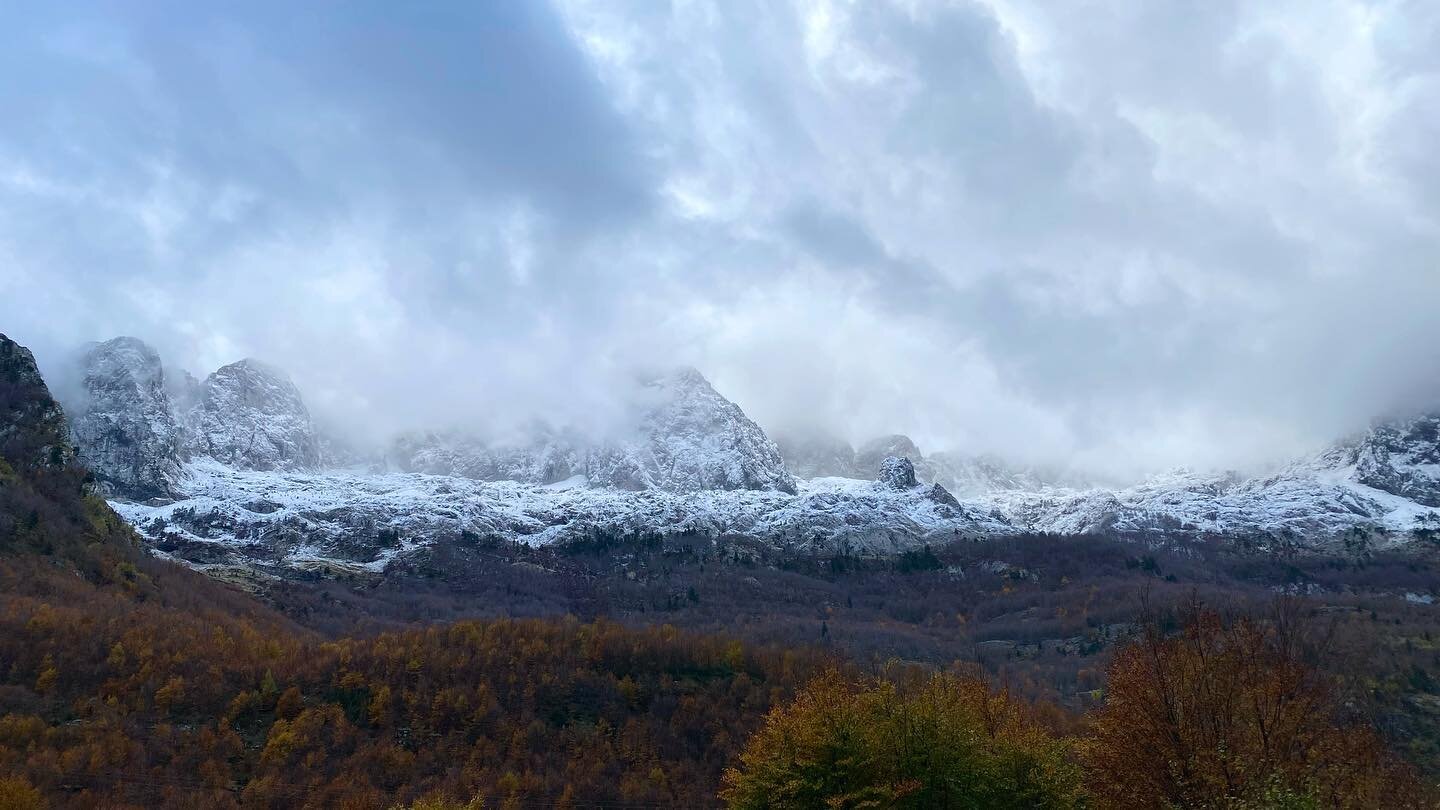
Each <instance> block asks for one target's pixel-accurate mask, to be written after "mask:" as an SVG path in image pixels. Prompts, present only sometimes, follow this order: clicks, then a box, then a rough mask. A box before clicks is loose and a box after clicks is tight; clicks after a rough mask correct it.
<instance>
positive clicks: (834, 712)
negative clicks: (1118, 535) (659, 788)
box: [722, 603, 1437, 810]
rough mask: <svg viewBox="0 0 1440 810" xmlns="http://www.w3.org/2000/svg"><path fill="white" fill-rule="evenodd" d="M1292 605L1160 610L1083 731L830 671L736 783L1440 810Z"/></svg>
mask: <svg viewBox="0 0 1440 810" xmlns="http://www.w3.org/2000/svg"><path fill="white" fill-rule="evenodd" d="M1277 604H1278V605H1280V607H1281V609H1280V610H1278V611H1277V612H1276V613H1275V614H1274V615H1273V616H1271V617H1269V618H1268V619H1267V620H1265V621H1259V620H1255V619H1251V618H1240V619H1237V620H1232V621H1225V620H1224V619H1222V617H1221V616H1220V615H1219V614H1217V613H1215V612H1213V611H1209V610H1205V609H1203V608H1199V607H1198V606H1196V607H1194V608H1193V609H1192V610H1191V611H1190V612H1189V615H1188V617H1187V623H1186V625H1185V627H1184V629H1183V630H1182V631H1181V632H1180V633H1178V634H1175V635H1166V634H1164V633H1162V632H1161V625H1160V623H1159V622H1152V623H1151V624H1150V625H1149V627H1148V629H1147V630H1146V632H1145V633H1144V635H1143V636H1142V638H1140V639H1139V640H1137V641H1136V642H1134V643H1132V644H1130V645H1128V646H1127V647H1125V648H1124V649H1123V650H1122V651H1121V652H1120V653H1119V654H1118V655H1117V656H1116V658H1115V661H1114V663H1113V664H1112V665H1111V667H1110V670H1109V677H1108V686H1107V689H1106V692H1107V694H1106V695H1105V701H1104V703H1103V705H1102V706H1101V707H1100V708H1098V709H1097V710H1095V711H1093V712H1091V713H1090V714H1089V715H1088V716H1086V717H1085V718H1084V720H1083V722H1082V723H1081V725H1080V726H1079V728H1078V729H1076V730H1074V731H1072V732H1071V733H1068V734H1066V733H1057V722H1056V721H1057V717H1056V715H1055V713H1054V711H1053V707H1047V706H1045V705H1044V704H1039V705H1037V704H1031V703H1026V702H1024V701H1020V700H1017V699H1014V698H1013V697H1011V696H1010V695H1009V694H1007V693H1005V692H1003V691H1001V692H997V691H993V690H992V689H990V688H989V687H988V686H987V684H986V682H985V681H984V680H982V679H980V678H977V677H974V676H973V675H971V676H967V675H963V674H957V673H932V674H925V673H921V672H917V671H909V672H904V671H902V672H899V673H886V674H885V675H884V676H881V677H870V678H862V679H856V678H850V677H845V676H844V675H842V674H841V673H839V672H838V671H831V672H828V673H826V674H825V675H823V676H822V677H820V678H818V679H816V680H815V681H814V682H812V683H811V684H809V685H808V686H807V687H806V688H805V689H804V690H803V691H802V692H801V693H800V695H799V696H798V697H797V698H796V699H795V700H794V701H793V702H792V703H790V704H788V705H786V706H784V707H781V708H779V709H776V710H774V711H772V712H771V714H770V715H769V716H768V717H767V719H766V722H765V725H764V726H763V728H762V729H761V730H760V731H759V732H758V733H757V734H756V735H755V737H754V738H753V739H752V741H751V742H750V743H749V744H748V745H747V747H746V749H745V751H744V752H743V753H742V754H741V757H740V762H739V764H738V766H737V767H735V768H732V769H730V770H728V771H726V773H725V786H724V788H723V790H722V796H723V797H724V798H725V799H726V801H727V803H728V804H729V806H730V807H731V808H735V810H762V809H763V808H777V809H778V808H795V809H796V810H799V808H821V807H828V808H861V807H894V808H917V810H918V809H919V808H972V807H973V808H981V807H983V808H996V809H997V810H1001V809H1003V808H1014V810H1021V809H1022V808H1084V807H1099V808H1127V809H1128V808H1135V809H1136V810H1148V809H1149V808H1236V809H1237V810H1261V808H1265V809H1266V810H1282V809H1290V808H1293V810H1303V809H1305V808H1315V809H1316V810H1318V809H1319V808H1351V809H1353V810H1364V808H1380V807H1385V808H1424V807H1435V806H1437V797H1436V794H1435V793H1434V791H1433V790H1432V789H1431V788H1427V787H1426V786H1425V785H1424V784H1423V783H1422V782H1421V780H1420V779H1419V778H1418V777H1417V775H1416V773H1415V771H1414V770H1413V769H1412V768H1411V767H1410V766H1408V765H1406V764H1405V763H1403V762H1402V761H1401V760H1400V759H1399V758H1397V757H1396V756H1394V755H1393V754H1392V753H1390V752H1389V751H1387V750H1386V748H1385V746H1384V745H1383V744H1382V742H1381V741H1380V738H1379V737H1378V736H1377V735H1376V733H1375V731H1374V730H1373V729H1372V728H1371V727H1370V726H1369V725H1368V724H1367V723H1366V722H1365V721H1364V719H1363V718H1361V717H1357V716H1355V714H1354V713H1353V711H1352V710H1351V708H1350V707H1348V706H1347V705H1345V703H1344V701H1343V700H1342V699H1341V698H1340V695H1339V693H1338V692H1337V691H1336V689H1335V686H1336V684H1335V682H1334V681H1333V680H1332V679H1331V678H1329V677H1327V676H1325V675H1323V674H1321V672H1320V671H1319V670H1318V669H1317V668H1316V667H1315V666H1314V659H1315V657H1316V656H1317V655H1319V654H1320V653H1321V652H1322V651H1323V647H1324V645H1323V644H1318V643H1316V638H1315V637H1314V636H1313V635H1312V633H1311V632H1309V631H1308V630H1307V629H1306V628H1304V627H1303V626H1302V625H1301V624H1299V623H1297V622H1295V621H1294V619H1295V618H1296V617H1297V616H1298V613H1295V612H1293V611H1289V610H1286V609H1285V603H1277Z"/></svg>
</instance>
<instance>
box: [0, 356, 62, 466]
mask: <svg viewBox="0 0 1440 810" xmlns="http://www.w3.org/2000/svg"><path fill="white" fill-rule="evenodd" d="M0 459H3V460H4V462H5V464H6V466H7V467H8V468H9V470H8V473H7V474H8V475H10V476H16V475H23V474H24V473H25V472H27V471H31V470H63V469H65V468H66V467H68V466H70V465H71V464H72V463H73V462H74V460H75V451H74V448H73V447H72V446H71V444H70V440H69V431H68V430H67V428H66V423H65V412H64V410H62V409H61V407H60V403H58V402H56V401H55V398H54V397H52V396H51V395H50V389H49V388H48V387H46V385H45V380H44V378H42V377H41V376H40V370H39V368H37V367H36V365H35V357H34V355H32V354H31V353H30V350H29V349H27V348H25V347H24V346H21V345H20V344H18V343H16V342H15V341H13V340H11V339H10V338H8V337H6V336H5V335H3V334H0Z"/></svg>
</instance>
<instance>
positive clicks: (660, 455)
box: [389, 368, 795, 494]
mask: <svg viewBox="0 0 1440 810" xmlns="http://www.w3.org/2000/svg"><path fill="white" fill-rule="evenodd" d="M637 388H638V390H637V392H636V393H637V396H636V400H637V408H636V412H635V414H634V415H633V418H632V419H631V420H630V422H629V423H628V424H625V425H622V426H621V427H619V428H617V429H615V430H614V431H612V433H611V434H610V435H607V436H604V437H598V438H590V437H586V436H582V435H580V434H578V433H575V432H573V431H557V430H553V429H551V428H548V427H546V426H543V425H539V426H534V427H532V429H531V430H530V431H529V433H528V435H526V436H524V437H521V438H518V439H517V438H510V439H507V440H504V441H498V442H491V441H486V440H484V439H481V438H478V437H474V436H469V435H466V434H463V433H456V432H449V433H426V434H412V435H407V436H402V437H400V438H399V439H398V440H397V441H396V442H395V444H394V445H393V446H392V448H391V451H390V454H389V455H390V459H391V461H392V463H393V465H394V466H395V467H396V468H397V469H399V470H402V471H405V472H423V473H430V474H436V475H459V476H464V477H466V478H473V479H475V480H478V481H516V482H519V483H524V484H552V483H556V482H559V481H564V480H566V479H569V478H572V477H575V476H583V477H584V478H585V480H586V482H588V483H589V484H590V485H592V486H597V487H611V488H615V489H624V490H631V491H641V490H651V489H659V490H664V491H666V492H702V491H707V490H734V489H753V490H774V491H777V492H788V493H791V494H793V493H794V492H795V479H794V477H792V476H791V475H790V473H789V472H787V471H786V469H785V464H784V461H783V460H782V459H781V457H780V450H779V448H778V447H776V446H775V443H774V442H772V441H770V438H769V437H768V436H766V435H765V431H763V430H761V429H760V426H759V425H757V424H755V423H754V422H753V421H751V420H750V418H749V417H747V416H746V415H745V412H744V411H742V410H740V407H739V406H738V405H736V404H735V403H733V402H731V401H729V400H728V399H725V398H724V397H722V396H721V395H720V394H719V393H717V392H716V391H715V389H714V388H713V387H711V385H710V383H709V381H707V380H706V379H705V378H704V376H702V375H701V374H700V372H698V371H696V370H695V369H693V368H682V369H677V370H675V371H672V372H670V373H668V374H663V375H658V376H654V377H651V378H649V379H646V380H643V381H641V382H640V384H639V385H638V386H637Z"/></svg>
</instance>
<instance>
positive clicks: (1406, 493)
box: [1321, 413, 1440, 507]
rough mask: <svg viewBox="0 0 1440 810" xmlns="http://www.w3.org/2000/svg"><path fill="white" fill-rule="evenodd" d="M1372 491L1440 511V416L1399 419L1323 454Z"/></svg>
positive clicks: (1327, 462) (1325, 461)
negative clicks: (1406, 499)
mask: <svg viewBox="0 0 1440 810" xmlns="http://www.w3.org/2000/svg"><path fill="white" fill-rule="evenodd" d="M1321 464H1322V465H1323V466H1328V467H1332V468H1333V467H1349V468H1351V478H1353V479H1354V480H1355V481H1356V482H1357V483H1360V484H1363V485H1365V486H1367V487H1373V488H1374V489H1378V490H1381V491H1382V492H1388V493H1390V494H1392V495H1398V496H1400V497H1402V498H1408V499H1410V500H1412V501H1415V502H1416V503H1420V504H1424V505H1425V506H1436V507H1440V413H1429V414H1424V415H1421V416H1415V417H1410V418H1405V419H1394V420H1390V421H1387V422H1382V423H1380V424H1378V425H1376V426H1374V427H1372V428H1371V429H1370V430H1369V431H1367V432H1366V433H1365V434H1363V435H1362V436H1360V437H1359V438H1356V439H1353V440H1351V441H1349V442H1345V443H1343V444H1341V445H1339V446H1337V447H1335V448H1333V449H1331V450H1329V451H1327V452H1326V453H1324V454H1322V456H1321Z"/></svg>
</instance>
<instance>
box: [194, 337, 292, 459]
mask: <svg viewBox="0 0 1440 810" xmlns="http://www.w3.org/2000/svg"><path fill="white" fill-rule="evenodd" d="M185 422H186V426H187V428H188V433H189V437H188V438H189V441H188V449H189V451H190V453H191V454H192V455H196V456H209V457H211V458H213V459H215V460H216V461H218V462H220V463H221V464H225V465H228V466H231V467H235V468H238V469H242V470H261V471H264V470H315V469H318V468H319V467H320V443H319V440H318V439H317V438H316V436H315V429H314V427H313V426H312V425H311V423H310V412H309V411H308V410H307V409H306V408H305V401H304V400H303V399H302V398H301V396H300V391H299V390H298V389H297V388H296V387H295V384H294V383H292V382H290V378H289V377H287V376H286V375H285V374H284V373H283V372H281V371H279V370H277V369H274V368H271V367H270V366H267V365H265V364H263V363H260V362H258V361H256V360H249V359H247V360H241V361H239V362H237V363H231V364H230V365H228V366H224V367H222V368H220V369H219V370H217V371H216V372H215V373H213V374H211V375H210V376H209V377H207V378H205V381H204V382H203V383H201V384H200V388H199V391H198V394H197V402H196V404H195V406H194V408H193V409H192V410H190V411H189V413H187V414H186V415H185Z"/></svg>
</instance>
